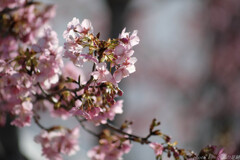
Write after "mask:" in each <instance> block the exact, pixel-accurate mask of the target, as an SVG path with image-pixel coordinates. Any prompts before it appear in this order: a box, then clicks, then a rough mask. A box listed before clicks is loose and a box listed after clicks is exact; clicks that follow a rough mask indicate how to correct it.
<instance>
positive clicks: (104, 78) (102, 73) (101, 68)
mask: <svg viewBox="0 0 240 160" xmlns="http://www.w3.org/2000/svg"><path fill="white" fill-rule="evenodd" d="M96 69H97V71H95V72H93V73H92V75H93V78H94V79H96V80H97V82H99V83H104V82H112V83H115V81H114V79H113V76H112V74H111V73H110V72H109V71H108V69H107V66H106V63H99V64H97V65H96Z"/></svg>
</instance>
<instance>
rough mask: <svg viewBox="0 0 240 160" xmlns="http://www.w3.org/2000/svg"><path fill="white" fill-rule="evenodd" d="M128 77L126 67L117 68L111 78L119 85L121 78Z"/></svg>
mask: <svg viewBox="0 0 240 160" xmlns="http://www.w3.org/2000/svg"><path fill="white" fill-rule="evenodd" d="M127 76H129V71H128V70H127V69H126V67H124V66H123V67H120V68H118V69H117V70H116V71H115V72H114V73H113V77H114V79H115V81H116V82H117V83H119V82H120V81H121V80H122V79H123V78H125V77H127Z"/></svg>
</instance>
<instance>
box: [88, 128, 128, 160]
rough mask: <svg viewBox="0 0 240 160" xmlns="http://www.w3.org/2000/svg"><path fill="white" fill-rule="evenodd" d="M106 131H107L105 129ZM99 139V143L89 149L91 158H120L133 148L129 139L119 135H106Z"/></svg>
mask: <svg viewBox="0 0 240 160" xmlns="http://www.w3.org/2000/svg"><path fill="white" fill-rule="evenodd" d="M105 132H106V131H105ZM105 136H106V137H104V138H101V139H100V140H99V145H98V146H95V147H93V148H92V149H91V150H90V151H88V153H87V155H88V157H89V158H91V160H120V159H122V156H123V155H124V154H126V153H128V152H129V151H130V150H131V147H132V145H131V144H130V141H129V140H123V139H124V138H123V137H121V136H118V135H105Z"/></svg>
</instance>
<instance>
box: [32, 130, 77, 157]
mask: <svg viewBox="0 0 240 160" xmlns="http://www.w3.org/2000/svg"><path fill="white" fill-rule="evenodd" d="M78 137H79V128H77V127H76V128H74V129H72V130H67V129H61V130H54V131H50V132H47V131H42V133H41V134H39V135H38V136H36V137H35V141H36V142H37V143H40V144H41V145H42V152H43V153H42V154H43V155H44V156H46V157H47V158H48V159H49V160H55V159H57V160H63V158H62V156H61V154H66V155H73V154H75V153H76V151H78V150H79V146H78Z"/></svg>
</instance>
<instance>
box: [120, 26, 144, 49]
mask: <svg viewBox="0 0 240 160" xmlns="http://www.w3.org/2000/svg"><path fill="white" fill-rule="evenodd" d="M125 31H126V28H124V29H123V30H122V33H121V34H120V35H119V39H120V40H121V41H122V43H123V44H125V45H128V46H129V48H132V47H133V46H135V45H137V44H139V41H140V39H139V37H138V36H137V32H138V31H137V30H134V31H133V33H132V35H131V36H130V33H129V32H125Z"/></svg>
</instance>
